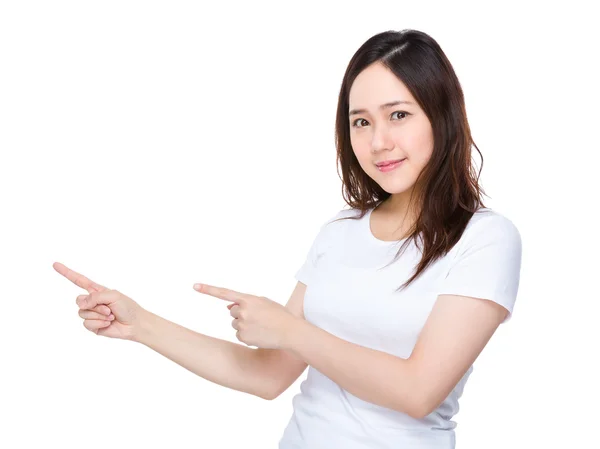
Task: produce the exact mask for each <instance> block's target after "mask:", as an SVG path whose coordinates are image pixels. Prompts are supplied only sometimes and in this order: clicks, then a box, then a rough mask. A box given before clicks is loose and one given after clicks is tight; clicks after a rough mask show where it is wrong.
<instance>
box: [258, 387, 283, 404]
mask: <svg viewBox="0 0 600 449" xmlns="http://www.w3.org/2000/svg"><path fill="white" fill-rule="evenodd" d="M280 394H281V390H278V389H275V388H270V389H267V390H266V391H264V392H262V394H258V395H257V396H258V397H260V398H262V399H264V400H266V401H272V400H273V399H277V398H278V397H279V395H280Z"/></svg>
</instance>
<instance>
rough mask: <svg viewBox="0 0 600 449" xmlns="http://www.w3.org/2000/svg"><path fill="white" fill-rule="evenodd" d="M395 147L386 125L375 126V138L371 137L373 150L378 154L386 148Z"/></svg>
mask: <svg viewBox="0 0 600 449" xmlns="http://www.w3.org/2000/svg"><path fill="white" fill-rule="evenodd" d="M393 148H394V142H393V139H392V136H391V134H390V132H389V129H388V127H387V126H386V125H378V126H377V127H373V138H372V139H371V152H372V153H373V154H377V153H379V152H381V151H384V150H391V149H393Z"/></svg>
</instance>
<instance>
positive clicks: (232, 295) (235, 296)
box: [194, 284, 248, 303]
mask: <svg viewBox="0 0 600 449" xmlns="http://www.w3.org/2000/svg"><path fill="white" fill-rule="evenodd" d="M194 288H195V289H196V290H197V291H199V292H200V293H204V294H205V295H210V296H214V297H215V298H220V299H224V300H225V301H233V302H237V303H240V302H242V301H244V300H246V299H247V297H248V295H246V294H244V293H239V292H236V291H233V290H229V289H227V288H222V287H215V286H213V285H208V284H196V285H195V286H194Z"/></svg>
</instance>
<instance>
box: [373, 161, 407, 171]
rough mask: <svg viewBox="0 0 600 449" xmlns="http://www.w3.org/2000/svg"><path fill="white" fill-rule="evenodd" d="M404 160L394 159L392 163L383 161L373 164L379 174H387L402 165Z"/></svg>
mask: <svg viewBox="0 0 600 449" xmlns="http://www.w3.org/2000/svg"><path fill="white" fill-rule="evenodd" d="M405 160H406V158H404V159H395V160H393V161H385V162H380V163H377V164H375V165H376V166H377V169H378V170H379V171H381V172H389V171H392V170H394V169H395V168H398V167H399V166H401V165H402V163H403V162H404V161H405Z"/></svg>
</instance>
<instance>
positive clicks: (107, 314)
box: [52, 262, 146, 340]
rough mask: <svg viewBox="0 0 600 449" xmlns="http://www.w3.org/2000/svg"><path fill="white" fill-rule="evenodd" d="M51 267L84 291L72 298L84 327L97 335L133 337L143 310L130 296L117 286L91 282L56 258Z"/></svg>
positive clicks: (128, 338) (129, 338)
mask: <svg viewBox="0 0 600 449" xmlns="http://www.w3.org/2000/svg"><path fill="white" fill-rule="evenodd" d="M52 267H53V268H54V269H55V270H56V271H57V272H58V273H60V274H62V275H63V276H64V277H66V278H67V279H68V280H70V281H71V282H73V283H74V284H75V285H77V286H79V287H81V288H83V289H85V290H87V291H88V293H89V295H79V296H78V297H77V299H76V300H75V302H76V304H77V305H78V306H79V316H80V317H81V318H83V319H84V321H83V325H84V326H85V328H86V329H87V330H89V331H91V332H94V333H95V334H97V335H102V336H103V337H110V338H121V339H123V340H133V339H134V337H135V335H137V334H138V333H139V327H140V320H141V317H142V316H143V313H145V312H146V310H145V309H143V308H142V307H141V306H140V305H139V304H138V303H136V302H135V301H134V300H133V299H131V298H129V297H127V296H125V295H124V294H122V293H121V292H119V291H117V290H111V289H108V288H106V287H103V286H102V285H100V284H97V283H95V282H92V281H91V280H89V279H88V278H86V277H85V276H83V275H82V274H79V273H77V272H75V271H73V270H71V269H69V268H67V267H66V266H64V265H63V264H61V263H59V262H56V263H54V264H53V265H52Z"/></svg>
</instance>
